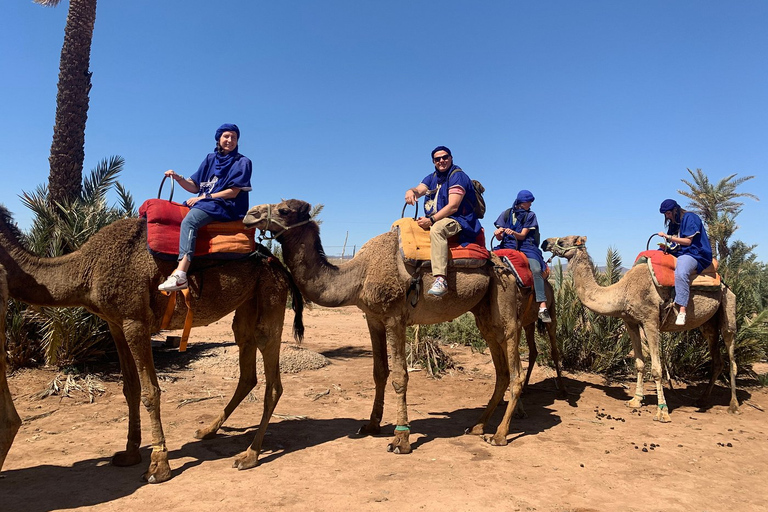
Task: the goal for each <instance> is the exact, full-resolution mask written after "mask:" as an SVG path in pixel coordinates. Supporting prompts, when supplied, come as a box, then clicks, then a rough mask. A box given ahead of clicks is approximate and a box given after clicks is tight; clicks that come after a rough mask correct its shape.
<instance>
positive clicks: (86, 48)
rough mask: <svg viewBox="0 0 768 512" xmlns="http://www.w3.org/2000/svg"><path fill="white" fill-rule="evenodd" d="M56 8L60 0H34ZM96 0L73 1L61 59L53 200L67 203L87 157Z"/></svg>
mask: <svg viewBox="0 0 768 512" xmlns="http://www.w3.org/2000/svg"><path fill="white" fill-rule="evenodd" d="M34 1H35V2H36V3H38V4H40V5H44V6H47V7H55V6H57V5H58V4H59V2H60V0H34ZM95 21H96V0H69V12H68V14H67V24H66V26H65V27H64V45H63V46H62V48H61V59H60V62H59V85H58V93H57V95H56V119H55V124H54V127H53V142H52V143H51V155H50V157H49V158H48V162H49V163H50V175H49V178H48V184H49V200H50V201H51V204H54V203H57V202H58V203H60V204H65V203H69V202H72V201H74V200H75V199H76V198H77V197H79V196H80V184H81V182H82V175H83V161H84V160H85V122H86V120H87V119H88V93H89V91H90V90H91V72H90V70H89V66H90V60H91V41H92V39H93V26H94V23H95Z"/></svg>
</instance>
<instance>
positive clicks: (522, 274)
mask: <svg viewBox="0 0 768 512" xmlns="http://www.w3.org/2000/svg"><path fill="white" fill-rule="evenodd" d="M493 254H495V255H496V256H498V257H499V259H501V261H502V263H504V264H505V265H506V266H507V268H509V269H510V270H511V271H512V274H514V276H515V280H516V281H517V285H518V286H520V287H524V288H530V287H531V286H533V272H531V266H530V265H529V264H528V256H526V255H525V254H524V253H523V252H522V251H516V250H514V249H496V250H495V251H493ZM541 276H542V277H543V278H544V279H547V278H548V277H549V267H547V268H545V269H544V270H543V271H542V272H541Z"/></svg>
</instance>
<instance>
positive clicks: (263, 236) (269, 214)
mask: <svg viewBox="0 0 768 512" xmlns="http://www.w3.org/2000/svg"><path fill="white" fill-rule="evenodd" d="M273 206H274V205H272V204H270V205H269V207H268V208H267V225H266V226H265V227H264V229H262V230H260V231H261V234H260V235H259V236H258V240H259V242H261V241H262V240H276V239H277V237H279V236H280V235H282V234H283V233H285V232H286V231H288V230H289V229H293V228H297V227H299V226H303V225H304V224H309V223H310V222H312V219H311V218H309V219H307V220H304V221H301V222H297V223H296V224H293V225H291V226H285V225H284V224H282V223H281V222H280V221H277V220H275V219H273V218H272V207H273ZM272 224H275V225H277V226H278V227H279V228H281V229H282V231H280V232H279V233H275V230H274V229H272V228H271V226H272ZM267 230H269V231H271V232H272V236H267Z"/></svg>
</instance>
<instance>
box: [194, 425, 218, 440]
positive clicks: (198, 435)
mask: <svg viewBox="0 0 768 512" xmlns="http://www.w3.org/2000/svg"><path fill="white" fill-rule="evenodd" d="M216 432H218V429H215V430H212V429H211V428H210V427H209V428H200V429H197V430H195V439H202V440H207V439H213V438H214V437H216Z"/></svg>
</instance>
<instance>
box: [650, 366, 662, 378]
mask: <svg viewBox="0 0 768 512" xmlns="http://www.w3.org/2000/svg"><path fill="white" fill-rule="evenodd" d="M651 377H653V380H654V381H660V380H661V370H660V369H659V368H653V369H652V370H651Z"/></svg>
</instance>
